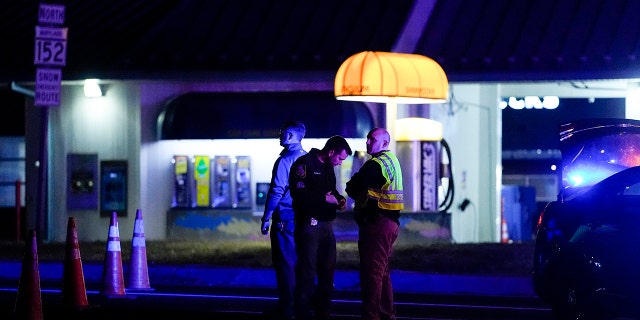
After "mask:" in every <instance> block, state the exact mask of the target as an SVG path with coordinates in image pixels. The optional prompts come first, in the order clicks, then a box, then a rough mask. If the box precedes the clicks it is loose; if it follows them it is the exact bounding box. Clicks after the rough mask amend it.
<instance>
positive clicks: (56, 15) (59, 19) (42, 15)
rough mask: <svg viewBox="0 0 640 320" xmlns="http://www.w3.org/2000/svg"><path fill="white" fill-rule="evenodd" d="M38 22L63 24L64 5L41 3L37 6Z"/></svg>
mask: <svg viewBox="0 0 640 320" xmlns="http://www.w3.org/2000/svg"><path fill="white" fill-rule="evenodd" d="M38 23H44V24H63V23H64V6H63V5H55V4H44V3H41V4H40V6H39V8H38Z"/></svg>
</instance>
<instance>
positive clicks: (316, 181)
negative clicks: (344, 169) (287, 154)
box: [289, 148, 345, 223]
mask: <svg viewBox="0 0 640 320" xmlns="http://www.w3.org/2000/svg"><path fill="white" fill-rule="evenodd" d="M319 152H320V150H318V149H316V148H313V149H311V151H309V153H307V154H306V155H303V156H301V157H300V158H298V159H297V160H296V161H295V162H294V163H293V166H292V167H291V172H290V174H289V188H290V189H291V197H292V198H293V210H294V212H295V219H296V221H305V222H308V221H309V219H310V218H315V219H317V220H318V221H332V220H333V219H335V218H336V210H337V209H338V205H337V204H331V203H327V201H326V197H325V196H326V194H327V192H331V193H332V194H333V195H334V196H335V197H336V198H337V199H338V201H340V200H341V199H345V198H344V197H343V196H342V195H340V194H339V193H338V191H337V190H336V175H335V172H334V169H333V166H332V165H331V164H328V163H322V162H320V160H319V159H318V153H319ZM296 223H297V222H296Z"/></svg>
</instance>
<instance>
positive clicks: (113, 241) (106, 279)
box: [101, 211, 125, 297]
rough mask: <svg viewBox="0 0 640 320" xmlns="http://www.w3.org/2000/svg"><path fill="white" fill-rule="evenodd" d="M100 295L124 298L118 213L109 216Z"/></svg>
mask: <svg viewBox="0 0 640 320" xmlns="http://www.w3.org/2000/svg"><path fill="white" fill-rule="evenodd" d="M101 292H102V294H103V295H106V296H109V297H116V296H124V294H125V291H124V274H123V271H122V250H121V248H120V230H118V213H117V212H115V211H114V212H113V213H112V214H111V224H110V225H109V239H108V241H107V254H106V257H105V259H104V269H103V274H102V291H101Z"/></svg>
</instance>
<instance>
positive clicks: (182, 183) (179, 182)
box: [171, 155, 191, 208]
mask: <svg viewBox="0 0 640 320" xmlns="http://www.w3.org/2000/svg"><path fill="white" fill-rule="evenodd" d="M189 172H190V170H189V157H188V156H183V155H175V156H173V173H174V191H173V201H172V203H171V206H172V207H174V208H176V207H178V208H180V207H181V208H184V207H189V206H190V205H191V192H190V188H191V187H190V186H191V183H190V181H191V179H189Z"/></svg>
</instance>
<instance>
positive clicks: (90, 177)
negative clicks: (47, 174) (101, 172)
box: [67, 153, 98, 210]
mask: <svg viewBox="0 0 640 320" xmlns="http://www.w3.org/2000/svg"><path fill="white" fill-rule="evenodd" d="M97 182H98V155H97V154H74V153H69V154H67V209H68V210H95V209H97V208H98V185H97Z"/></svg>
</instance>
